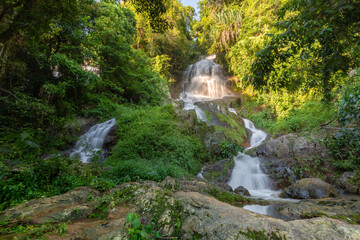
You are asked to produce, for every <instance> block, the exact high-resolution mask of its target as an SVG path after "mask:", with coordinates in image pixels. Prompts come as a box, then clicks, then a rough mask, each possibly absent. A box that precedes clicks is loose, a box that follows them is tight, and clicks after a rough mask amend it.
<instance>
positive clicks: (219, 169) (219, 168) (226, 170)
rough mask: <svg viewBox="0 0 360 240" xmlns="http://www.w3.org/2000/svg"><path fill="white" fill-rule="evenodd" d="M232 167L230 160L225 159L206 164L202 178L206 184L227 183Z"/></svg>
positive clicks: (232, 161) (232, 163) (233, 163)
mask: <svg viewBox="0 0 360 240" xmlns="http://www.w3.org/2000/svg"><path fill="white" fill-rule="evenodd" d="M234 165H235V162H234V159H232V158H231V159H230V158H226V159H223V160H220V161H217V162H215V163H213V164H206V165H205V166H204V170H203V176H204V178H205V179H206V181H208V182H219V183H227V182H229V180H230V178H231V173H232V169H233V167H234Z"/></svg>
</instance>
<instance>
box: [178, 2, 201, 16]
mask: <svg viewBox="0 0 360 240" xmlns="http://www.w3.org/2000/svg"><path fill="white" fill-rule="evenodd" d="M181 3H182V4H183V5H184V6H192V7H193V8H195V11H196V13H197V14H199V9H198V8H197V3H198V0H181ZM198 17H199V16H198Z"/></svg>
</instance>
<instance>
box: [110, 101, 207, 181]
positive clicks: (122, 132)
mask: <svg viewBox="0 0 360 240" xmlns="http://www.w3.org/2000/svg"><path fill="white" fill-rule="evenodd" d="M115 115H116V118H117V122H118V129H119V131H118V135H119V139H120V141H119V142H118V143H117V145H116V146H115V147H114V149H113V154H112V155H111V156H110V157H109V158H108V160H107V161H106V163H107V164H109V165H111V166H113V169H112V173H113V174H114V175H115V176H117V177H118V178H120V177H124V176H129V177H130V178H131V179H133V180H136V179H139V178H140V179H150V180H155V181H160V180H162V179H164V178H165V177H166V176H172V177H180V176H190V175H195V174H196V173H197V172H198V171H199V170H200V169H201V162H202V161H203V160H204V159H205V153H204V151H203V148H202V145H201V144H200V142H199V140H198V139H197V138H196V137H193V136H187V135H184V134H182V133H181V132H180V129H179V123H178V121H177V120H176V119H175V117H174V110H173V107H172V106H170V105H167V106H164V107H151V106H134V105H131V106H119V108H118V110H117V111H116V114H115Z"/></svg>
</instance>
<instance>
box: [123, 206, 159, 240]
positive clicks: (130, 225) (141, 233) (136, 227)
mask: <svg viewBox="0 0 360 240" xmlns="http://www.w3.org/2000/svg"><path fill="white" fill-rule="evenodd" d="M124 230H126V231H127V234H128V236H129V239H130V240H142V239H158V238H161V237H160V234H159V233H158V232H157V231H155V230H154V223H150V224H147V225H144V224H142V223H141V221H140V218H139V216H138V215H137V214H135V213H128V215H127V217H126V223H125V224H124Z"/></svg>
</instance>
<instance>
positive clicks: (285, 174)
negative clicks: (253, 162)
mask: <svg viewBox="0 0 360 240" xmlns="http://www.w3.org/2000/svg"><path fill="white" fill-rule="evenodd" d="M256 155H257V156H259V157H261V161H262V166H261V167H262V169H263V171H264V172H265V173H266V174H267V175H269V176H270V177H271V178H272V179H273V180H274V182H275V184H276V185H277V187H279V188H284V187H287V186H289V185H290V184H291V183H292V182H295V181H296V180H299V179H301V178H309V177H314V176H313V175H312V172H311V171H305V170H304V169H311V168H316V169H319V168H322V169H326V170H323V171H325V172H326V171H327V173H329V172H331V168H332V166H331V163H330V161H327V159H328V150H327V148H326V146H325V145H324V144H323V143H319V142H316V141H313V140H310V139H307V138H305V137H299V136H297V135H296V134H288V135H284V136H280V137H278V138H276V139H270V140H268V141H266V142H265V143H263V144H261V145H260V146H258V147H257V148H256ZM315 164H317V165H315ZM318 176H319V175H315V177H318ZM322 176H324V179H330V178H331V177H330V178H327V176H326V175H325V174H323V175H322Z"/></svg>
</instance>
